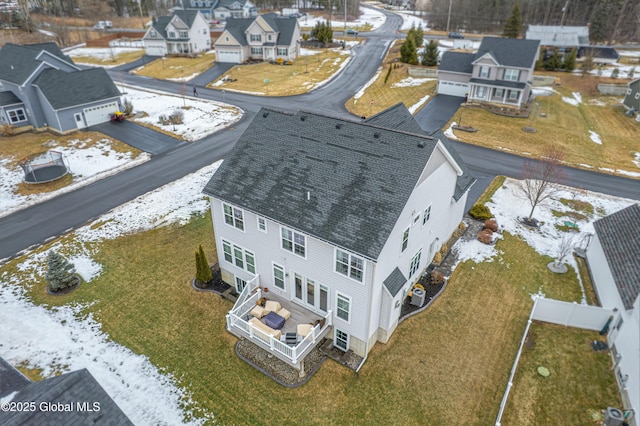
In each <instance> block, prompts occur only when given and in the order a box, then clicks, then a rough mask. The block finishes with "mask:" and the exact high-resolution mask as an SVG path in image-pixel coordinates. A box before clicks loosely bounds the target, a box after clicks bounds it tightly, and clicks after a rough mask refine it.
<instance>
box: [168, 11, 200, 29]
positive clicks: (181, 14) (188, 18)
mask: <svg viewBox="0 0 640 426" xmlns="http://www.w3.org/2000/svg"><path fill="white" fill-rule="evenodd" d="M173 14H174V15H175V16H177V17H178V18H180V19H181V20H182V22H184V23H185V24H187V27H189V28H191V27H192V26H193V21H195V20H196V16H198V11H197V10H193V9H177V10H174V11H173Z"/></svg>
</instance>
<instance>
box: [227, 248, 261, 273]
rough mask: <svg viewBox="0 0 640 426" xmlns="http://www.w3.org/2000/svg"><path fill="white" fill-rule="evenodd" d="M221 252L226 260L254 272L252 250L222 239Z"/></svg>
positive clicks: (254, 261) (254, 265) (254, 258)
mask: <svg viewBox="0 0 640 426" xmlns="http://www.w3.org/2000/svg"><path fill="white" fill-rule="evenodd" d="M222 252H223V253H224V260H226V261H227V262H229V263H231V264H232V265H236V266H237V267H238V268H240V269H243V270H245V271H247V272H251V273H252V274H255V273H256V256H255V254H254V253H253V252H251V251H249V250H247V249H245V248H243V247H240V246H238V245H236V244H233V243H231V242H229V241H227V240H222Z"/></svg>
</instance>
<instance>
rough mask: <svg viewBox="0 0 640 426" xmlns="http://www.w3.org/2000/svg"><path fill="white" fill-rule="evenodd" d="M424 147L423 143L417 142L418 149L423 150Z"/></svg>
mask: <svg viewBox="0 0 640 426" xmlns="http://www.w3.org/2000/svg"><path fill="white" fill-rule="evenodd" d="M425 145H426V144H425V143H424V141H418V148H424V147H425Z"/></svg>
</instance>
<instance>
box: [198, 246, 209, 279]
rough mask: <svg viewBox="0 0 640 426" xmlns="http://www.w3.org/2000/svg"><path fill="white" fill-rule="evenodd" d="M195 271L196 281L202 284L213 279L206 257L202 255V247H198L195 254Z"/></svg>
mask: <svg viewBox="0 0 640 426" xmlns="http://www.w3.org/2000/svg"><path fill="white" fill-rule="evenodd" d="M196 271H197V272H196V279H197V280H198V281H200V282H201V283H203V284H204V283H208V282H209V281H211V280H212V279H213V275H212V274H211V268H209V262H207V257H206V256H205V254H204V250H203V249H202V245H200V246H199V247H198V251H197V252H196Z"/></svg>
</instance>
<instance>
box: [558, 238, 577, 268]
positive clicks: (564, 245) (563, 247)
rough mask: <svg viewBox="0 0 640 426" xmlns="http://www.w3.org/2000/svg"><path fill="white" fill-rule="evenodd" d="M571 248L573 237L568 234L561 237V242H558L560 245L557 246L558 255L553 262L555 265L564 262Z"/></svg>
mask: <svg viewBox="0 0 640 426" xmlns="http://www.w3.org/2000/svg"><path fill="white" fill-rule="evenodd" d="M573 246H574V236H573V235H569V234H565V235H563V236H562V241H560V245H559V246H558V253H557V257H556V261H555V263H556V264H557V265H561V264H562V263H563V262H564V259H565V258H566V257H567V256H569V255H570V254H571V252H572V251H573Z"/></svg>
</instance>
